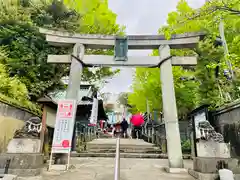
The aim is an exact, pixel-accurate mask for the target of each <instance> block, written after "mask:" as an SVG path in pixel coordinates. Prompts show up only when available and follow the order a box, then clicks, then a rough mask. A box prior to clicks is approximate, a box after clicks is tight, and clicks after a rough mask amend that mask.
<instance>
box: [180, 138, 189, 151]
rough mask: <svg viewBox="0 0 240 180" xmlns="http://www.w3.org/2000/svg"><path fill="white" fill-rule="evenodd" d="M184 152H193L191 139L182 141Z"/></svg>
mask: <svg viewBox="0 0 240 180" xmlns="http://www.w3.org/2000/svg"><path fill="white" fill-rule="evenodd" d="M181 145H182V152H183V153H191V142H190V140H189V139H188V140H185V141H182V142H181Z"/></svg>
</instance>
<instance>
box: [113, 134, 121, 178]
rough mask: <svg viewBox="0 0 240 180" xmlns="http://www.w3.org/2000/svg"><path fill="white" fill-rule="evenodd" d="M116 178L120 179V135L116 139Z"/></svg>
mask: <svg viewBox="0 0 240 180" xmlns="http://www.w3.org/2000/svg"><path fill="white" fill-rule="evenodd" d="M114 180H120V137H119V136H118V137H117V140H116V154H115V167H114Z"/></svg>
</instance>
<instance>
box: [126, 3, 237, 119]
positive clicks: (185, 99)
mask: <svg viewBox="0 0 240 180" xmlns="http://www.w3.org/2000/svg"><path fill="white" fill-rule="evenodd" d="M176 9H177V10H176V11H174V12H171V13H169V14H168V19H167V25H166V26H163V27H161V28H160V29H159V33H160V34H163V33H164V34H165V36H166V38H169V37H170V36H171V35H172V34H180V33H187V32H199V31H202V32H205V33H206V36H205V38H204V40H203V41H201V42H200V43H199V46H198V47H197V48H195V49H193V50H172V51H171V53H172V55H178V56H184V55H197V56H198V64H197V66H196V67H194V68H193V67H191V68H181V67H174V68H173V75H174V82H175V93H176V99H177V107H178V114H179V116H180V118H181V117H184V116H185V115H186V114H187V113H188V112H189V111H191V110H192V109H193V108H195V107H196V106H199V105H201V104H210V105H211V107H212V108H214V107H217V106H219V105H221V104H222V103H225V102H228V101H229V99H228V98H227V95H228V94H231V96H232V98H233V99H236V98H238V97H239V95H240V94H239V88H238V87H239V80H238V79H239V78H238V77H239V75H240V74H239V60H240V56H239V55H240V54H239V48H238V47H239V43H240V34H239V29H240V23H239V22H240V18H239V16H237V15H236V13H232V12H233V9H234V12H235V11H239V9H240V5H239V3H238V1H236V0H229V1H226V3H224V1H219V0H212V1H210V2H209V3H206V4H205V5H204V6H203V7H201V8H200V9H192V8H191V7H190V6H189V5H188V3H187V2H186V1H185V0H180V1H179V3H178V6H177V8H176ZM220 19H223V20H224V23H225V35H226V40H227V43H228V47H229V54H230V55H228V56H226V57H224V52H223V48H222V47H221V46H216V45H217V44H216V41H215V40H216V38H217V37H218V36H219V28H218V24H219V21H220ZM157 54H158V52H157V51H154V53H153V55H157ZM226 58H228V59H229V60H230V61H231V62H232V64H233V68H234V72H235V77H236V78H235V79H234V87H233V86H231V84H232V83H231V80H229V74H228V73H226V72H227V71H226V70H227V69H228V66H227V64H226V61H225V60H226ZM146 98H148V100H149V104H150V109H151V110H153V109H159V108H160V109H161V88H160V79H159V69H156V70H154V69H142V70H141V69H137V71H136V75H135V79H134V83H133V93H132V94H131V95H130V96H129V101H130V104H131V105H135V106H136V107H137V109H138V110H139V111H146V105H145V104H146V103H145V101H146Z"/></svg>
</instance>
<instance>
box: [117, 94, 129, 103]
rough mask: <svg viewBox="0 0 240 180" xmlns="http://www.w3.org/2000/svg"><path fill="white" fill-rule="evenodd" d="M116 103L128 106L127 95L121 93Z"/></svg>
mask: <svg viewBox="0 0 240 180" xmlns="http://www.w3.org/2000/svg"><path fill="white" fill-rule="evenodd" d="M118 102H119V103H120V104H121V105H124V106H128V93H121V94H120V95H119V97H118Z"/></svg>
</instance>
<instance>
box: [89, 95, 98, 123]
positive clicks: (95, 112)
mask: <svg viewBox="0 0 240 180" xmlns="http://www.w3.org/2000/svg"><path fill="white" fill-rule="evenodd" d="M97 119H98V99H97V98H94V99H93V105H92V112H91V117H90V123H91V124H97Z"/></svg>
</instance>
